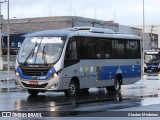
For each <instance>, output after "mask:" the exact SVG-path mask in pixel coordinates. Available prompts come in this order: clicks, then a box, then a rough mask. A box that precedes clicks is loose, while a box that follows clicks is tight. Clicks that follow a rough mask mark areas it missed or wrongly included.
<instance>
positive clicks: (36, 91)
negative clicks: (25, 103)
mask: <svg viewBox="0 0 160 120" xmlns="http://www.w3.org/2000/svg"><path fill="white" fill-rule="evenodd" d="M27 91H28V93H29V94H30V95H32V96H36V95H38V93H39V91H38V90H32V89H28V90H27Z"/></svg>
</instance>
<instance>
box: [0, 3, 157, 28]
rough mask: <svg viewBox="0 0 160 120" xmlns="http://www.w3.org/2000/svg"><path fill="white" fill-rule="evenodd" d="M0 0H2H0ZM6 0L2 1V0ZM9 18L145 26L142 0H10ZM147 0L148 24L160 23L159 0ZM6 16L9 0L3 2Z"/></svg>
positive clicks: (146, 17)
mask: <svg viewBox="0 0 160 120" xmlns="http://www.w3.org/2000/svg"><path fill="white" fill-rule="evenodd" d="M0 1H1V0H0ZM2 1H3V0H2ZM9 1H10V18H13V17H16V18H32V17H48V16H81V17H87V18H96V19H100V20H106V21H108V20H114V21H115V22H117V23H120V24H122V25H142V22H143V0H9ZM144 1H145V24H147V25H154V24H160V13H159V12H160V0H144ZM1 10H2V15H4V17H5V18H7V3H3V4H1Z"/></svg>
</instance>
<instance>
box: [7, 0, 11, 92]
mask: <svg viewBox="0 0 160 120" xmlns="http://www.w3.org/2000/svg"><path fill="white" fill-rule="evenodd" d="M7 3H8V4H7V10H8V20H7V46H8V50H7V53H8V54H7V62H8V78H7V79H8V80H7V81H8V84H9V80H10V44H9V43H10V39H9V34H10V30H9V0H8V2H7ZM8 92H9V89H8Z"/></svg>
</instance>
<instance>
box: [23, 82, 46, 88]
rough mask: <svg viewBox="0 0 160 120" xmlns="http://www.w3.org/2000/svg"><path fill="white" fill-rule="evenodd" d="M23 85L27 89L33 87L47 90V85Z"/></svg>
mask: <svg viewBox="0 0 160 120" xmlns="http://www.w3.org/2000/svg"><path fill="white" fill-rule="evenodd" d="M22 84H23V85H24V86H25V87H31V88H45V87H46V86H47V83H45V84H42V85H30V84H26V83H23V82H22Z"/></svg>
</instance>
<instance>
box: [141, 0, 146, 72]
mask: <svg viewBox="0 0 160 120" xmlns="http://www.w3.org/2000/svg"><path fill="white" fill-rule="evenodd" d="M144 33H145V14H144V0H143V32H142V73H143V74H144V67H143V66H144V39H145V35H144Z"/></svg>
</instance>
